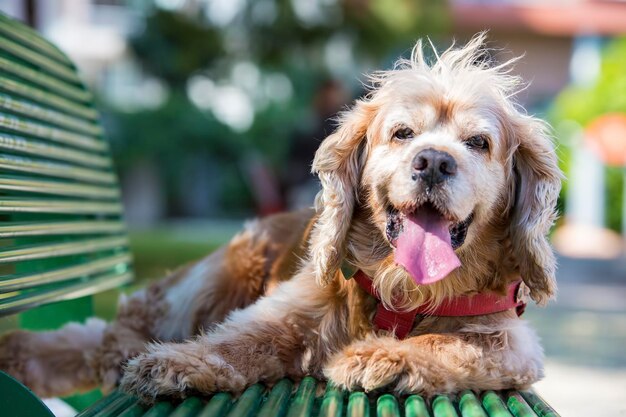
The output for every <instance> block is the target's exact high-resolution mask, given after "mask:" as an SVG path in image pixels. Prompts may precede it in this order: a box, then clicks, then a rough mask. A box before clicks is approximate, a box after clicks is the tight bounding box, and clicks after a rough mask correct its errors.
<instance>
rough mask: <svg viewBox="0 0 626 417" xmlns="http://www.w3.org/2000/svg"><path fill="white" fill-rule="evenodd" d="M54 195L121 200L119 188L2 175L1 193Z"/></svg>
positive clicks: (0, 181)
mask: <svg viewBox="0 0 626 417" xmlns="http://www.w3.org/2000/svg"><path fill="white" fill-rule="evenodd" d="M2 191H19V192H20V193H35V194H52V195H57V196H68V197H84V198H87V199H95V200H119V197H120V192H119V189H117V187H107V186H98V185H81V184H76V183H72V182H62V181H48V180H39V179H36V178H32V177H21V178H19V177H16V176H14V175H12V176H5V175H0V192H2Z"/></svg>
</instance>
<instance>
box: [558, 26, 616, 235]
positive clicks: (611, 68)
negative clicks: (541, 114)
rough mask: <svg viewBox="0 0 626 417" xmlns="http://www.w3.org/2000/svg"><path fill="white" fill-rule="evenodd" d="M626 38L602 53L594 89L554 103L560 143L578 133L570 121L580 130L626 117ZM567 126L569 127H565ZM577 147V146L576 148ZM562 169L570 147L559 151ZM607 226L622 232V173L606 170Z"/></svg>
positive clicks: (576, 90) (571, 90)
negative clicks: (615, 115)
mask: <svg viewBox="0 0 626 417" xmlns="http://www.w3.org/2000/svg"><path fill="white" fill-rule="evenodd" d="M624 91H626V37H625V38H618V39H614V40H612V41H611V42H609V43H608V44H607V45H606V47H605V48H604V49H603V51H602V63H601V66H600V74H599V77H598V79H597V80H596V82H595V83H594V84H593V85H590V86H576V85H571V86H568V87H567V88H565V89H564V90H563V91H562V92H561V93H560V94H559V95H558V96H557V97H556V99H555V100H554V103H553V105H552V108H551V110H550V119H551V121H552V123H553V125H554V126H556V127H557V130H556V133H557V136H558V137H559V139H560V140H561V141H563V142H565V143H567V140H568V139H569V138H570V137H571V136H572V135H573V134H576V132H575V131H576V129H572V125H571V121H574V122H576V123H577V124H578V126H580V127H581V128H585V127H587V125H588V124H589V123H590V122H592V121H593V120H594V119H596V118H597V117H599V116H602V115H604V114H607V113H624V114H626V95H625V94H621V92H624ZM564 122H566V123H564ZM568 122H569V123H568ZM574 145H576V144H574ZM559 153H560V160H561V164H562V169H563V170H564V171H565V172H567V171H568V169H569V162H570V159H571V158H570V155H569V149H568V147H567V146H561V147H559ZM605 186H606V191H607V192H606V205H605V207H606V222H607V226H608V227H609V228H611V229H613V230H615V231H621V223H622V221H624V219H621V217H622V216H621V213H622V208H621V205H622V201H623V199H622V193H623V189H624V187H623V169H619V168H610V167H609V168H607V169H606V184H605ZM566 188H567V183H566V184H565V186H564V187H563V191H562V198H561V200H564V199H565V196H566Z"/></svg>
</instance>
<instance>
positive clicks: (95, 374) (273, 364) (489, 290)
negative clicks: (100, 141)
mask: <svg viewBox="0 0 626 417" xmlns="http://www.w3.org/2000/svg"><path fill="white" fill-rule="evenodd" d="M483 43H484V35H482V34H481V35H478V36H477V37H475V38H474V39H473V40H471V41H470V42H469V43H468V44H467V45H465V46H464V47H461V48H455V47H451V48H450V49H448V50H446V51H445V52H443V53H442V54H440V55H438V56H436V57H435V58H434V59H433V60H432V62H429V60H427V59H425V57H424V52H423V47H422V44H421V43H418V44H417V46H416V47H415V49H414V50H413V53H412V56H411V58H410V60H401V61H400V62H399V63H398V64H397V65H396V66H395V68H394V69H393V70H390V71H384V72H380V73H377V74H375V75H373V76H372V89H371V91H370V93H369V94H368V95H367V96H366V97H365V98H363V99H360V100H357V101H356V102H355V103H354V105H353V106H352V108H351V109H349V110H347V111H346V112H345V113H343V114H342V116H341V117H340V120H339V125H338V128H337V130H336V131H335V132H334V133H333V134H332V135H330V136H329V137H328V138H326V139H325V140H324V141H323V143H322V144H321V146H320V148H319V150H318V151H317V153H316V155H315V159H314V161H313V171H314V172H315V173H317V175H318V176H319V179H320V181H321V185H322V190H321V191H320V193H319V194H318V196H317V199H316V202H315V210H304V211H299V212H294V213H286V214H279V215H275V216H270V217H267V218H265V219H261V220H257V221H254V222H251V223H249V224H248V225H247V226H246V228H245V230H244V231H243V232H241V233H240V234H238V235H237V236H235V237H234V238H233V239H232V240H231V242H230V243H229V244H228V245H226V246H225V247H223V248H221V249H219V250H217V251H216V252H214V253H212V254H211V255H209V256H208V257H206V258H204V259H203V260H201V261H199V262H197V263H195V264H192V265H190V266H187V267H184V268H182V269H180V270H178V271H176V272H175V273H173V274H172V275H170V276H168V277H167V278H165V279H164V280H162V281H160V282H156V283H154V284H151V285H150V286H148V287H147V288H145V289H143V290H141V291H139V292H137V293H134V294H132V295H131V296H129V297H128V298H123V299H122V300H121V301H120V304H119V312H118V315H117V319H116V320H115V321H114V322H112V323H110V324H106V323H104V322H103V321H101V320H98V319H91V320H88V321H87V322H86V323H85V324H83V325H81V324H69V325H67V326H65V327H64V328H62V329H60V330H57V331H52V332H45V333H30V332H23V331H17V332H13V333H10V334H7V335H5V336H4V337H3V338H2V339H1V342H0V368H1V369H4V370H6V371H8V372H9V373H10V374H12V375H13V376H15V377H17V378H18V379H20V380H21V381H23V382H24V383H25V384H26V385H28V386H30V387H31V388H32V389H33V390H34V391H35V392H36V393H37V394H39V395H41V396H44V397H45V396H53V395H61V394H67V393H69V392H72V391H75V390H77V389H83V390H84V389H90V388H93V387H95V386H96V385H98V384H104V386H105V387H109V388H111V387H113V386H115V385H116V384H118V383H121V387H122V388H123V389H124V390H126V391H128V392H131V393H134V394H137V395H139V396H141V397H143V398H145V399H147V400H153V399H154V398H156V397H157V396H174V397H184V396H185V395H187V394H188V393H191V392H195V393H211V392H215V391H220V390H225V391H231V392H240V391H242V390H243V389H244V388H245V387H247V386H248V385H250V384H253V383H256V382H260V381H261V382H268V383H271V382H272V381H275V380H277V379H279V378H282V377H285V376H287V377H291V378H294V379H298V378H301V377H302V376H303V375H305V374H312V375H315V376H318V377H326V378H328V379H329V380H331V381H333V382H334V383H335V384H337V385H339V386H341V387H345V388H348V389H354V388H362V389H365V390H375V389H379V388H385V389H388V390H392V391H395V392H398V393H420V394H423V395H432V394H435V393H449V392H455V391H459V390H462V389H475V390H485V389H503V388H524V387H528V386H529V385H530V384H532V383H534V382H535V381H537V380H538V379H539V378H541V377H542V372H543V371H542V360H543V354H542V349H541V347H540V345H539V343H538V339H537V337H536V335H535V333H534V332H533V330H532V329H530V328H529V327H528V325H527V323H526V322H525V321H523V320H522V319H520V318H519V317H518V314H519V313H520V309H521V307H523V300H522V299H523V298H524V296H527V295H529V296H530V297H531V298H532V299H533V300H534V301H535V302H537V303H538V304H545V303H546V302H547V301H548V300H549V299H550V298H551V297H553V296H554V294H555V291H556V286H555V276H554V274H555V259H554V256H553V253H552V251H551V248H550V246H549V244H548V241H547V240H546V234H547V233H548V231H549V229H550V227H551V225H552V223H553V221H554V218H555V203H556V198H557V195H558V192H559V188H560V179H561V174H560V171H559V170H558V168H557V158H556V156H555V151H554V148H553V144H552V143H551V139H550V138H549V135H548V134H547V132H546V131H547V127H546V125H545V124H544V123H543V122H541V121H540V120H538V119H536V118H534V117H532V116H529V115H527V114H526V113H525V112H524V111H523V110H522V109H521V108H520V107H519V106H517V105H516V104H515V103H514V102H513V100H512V98H511V96H512V95H514V94H515V93H516V90H517V89H518V88H519V85H520V84H519V80H518V79H517V78H516V77H514V76H512V75H510V74H509V70H508V69H509V68H510V65H509V64H510V62H509V63H506V64H504V65H494V64H492V63H490V62H489V60H488V59H485V57H484V48H483Z"/></svg>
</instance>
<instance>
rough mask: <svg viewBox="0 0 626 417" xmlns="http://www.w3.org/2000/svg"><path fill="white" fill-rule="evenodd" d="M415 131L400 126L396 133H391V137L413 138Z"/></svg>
mask: <svg viewBox="0 0 626 417" xmlns="http://www.w3.org/2000/svg"><path fill="white" fill-rule="evenodd" d="M414 136H415V133H414V132H413V130H411V128H410V127H401V128H400V129H398V130H396V133H394V134H393V137H394V138H396V139H400V140H408V139H413V137H414Z"/></svg>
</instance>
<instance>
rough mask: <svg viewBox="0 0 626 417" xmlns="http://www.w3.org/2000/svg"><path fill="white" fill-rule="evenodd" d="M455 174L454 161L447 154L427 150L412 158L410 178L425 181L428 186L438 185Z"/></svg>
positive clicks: (430, 149)
mask: <svg viewBox="0 0 626 417" xmlns="http://www.w3.org/2000/svg"><path fill="white" fill-rule="evenodd" d="M454 174H456V161H455V160H454V158H453V157H452V155H450V154H449V153H447V152H443V151H438V150H436V149H432V148H428V149H424V150H422V151H420V152H419V153H418V154H417V155H415V158H413V175H412V178H413V179H414V180H417V179H418V178H420V179H422V180H423V181H425V182H426V183H427V184H428V185H429V186H432V185H434V184H439V183H441V182H443V181H444V180H445V179H447V178H449V177H451V176H453V175H454Z"/></svg>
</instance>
